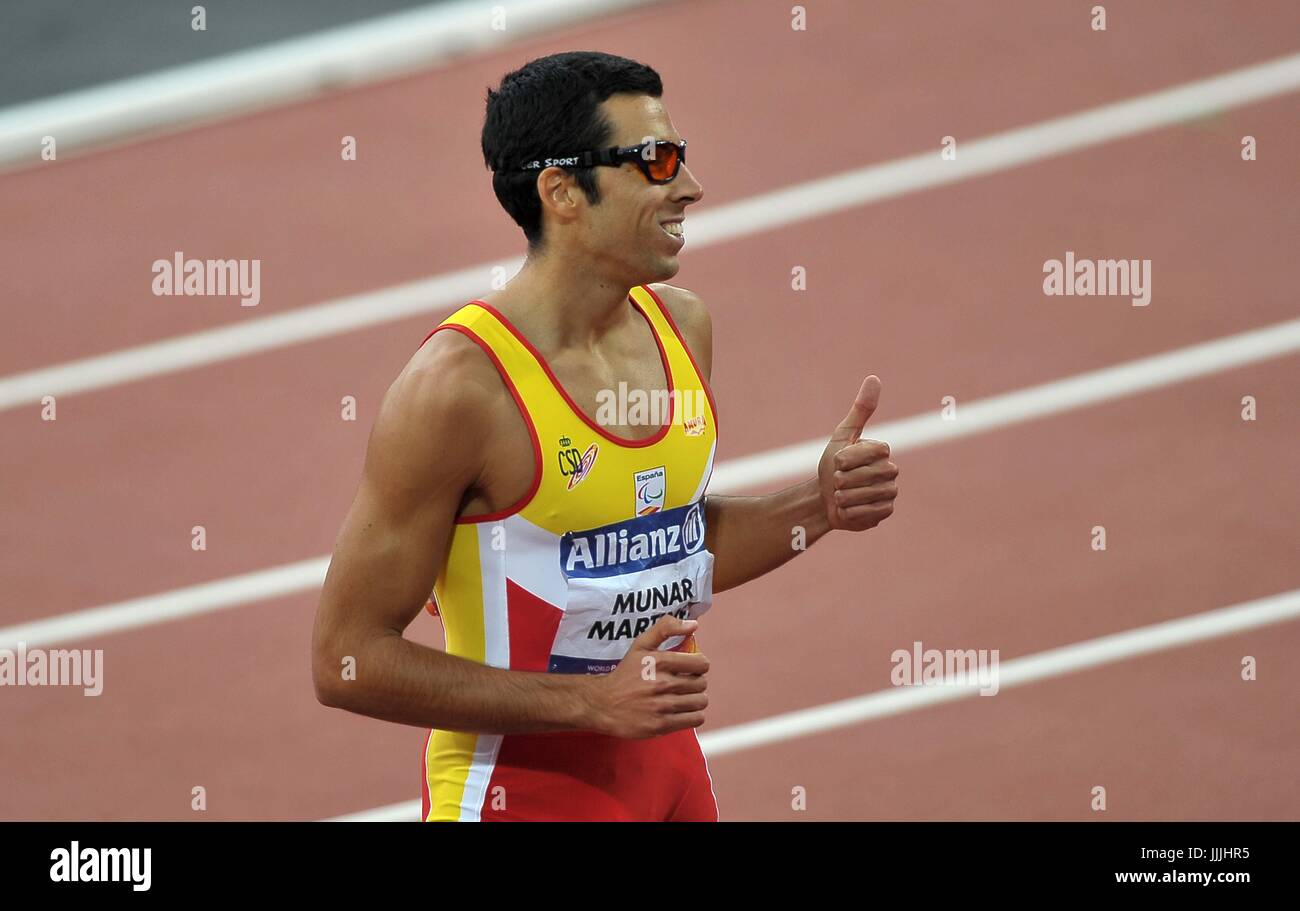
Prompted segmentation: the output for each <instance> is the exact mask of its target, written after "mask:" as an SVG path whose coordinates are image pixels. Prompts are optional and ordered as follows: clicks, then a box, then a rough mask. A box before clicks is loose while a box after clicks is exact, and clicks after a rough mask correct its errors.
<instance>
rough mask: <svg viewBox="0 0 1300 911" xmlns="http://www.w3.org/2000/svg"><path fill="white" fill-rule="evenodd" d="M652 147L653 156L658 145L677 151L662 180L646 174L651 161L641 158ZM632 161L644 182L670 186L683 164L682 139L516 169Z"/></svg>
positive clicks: (565, 157) (549, 160) (614, 148)
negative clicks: (670, 168)
mask: <svg viewBox="0 0 1300 911" xmlns="http://www.w3.org/2000/svg"><path fill="white" fill-rule="evenodd" d="M651 145H652V146H654V147H655V152H654V154H658V151H659V147H660V146H671V147H672V148H674V149H676V150H677V161H676V164H674V165H673V173H672V174H671V175H670V176H668V177H665V178H663V179H658V178H656V177H654V176H653V175H651V173H650V162H652V161H654V160H655V158H654V157H653V156H652V157H650V158H646V157H645V154H644V153H645V149H646V147H647V146H651ZM629 161H630V162H633V163H634V164H635V165H636V166H637V167H639V168H640V169H641V173H642V174H644V175H645V179H646V180H648V181H650V182H651V183H654V184H666V183H672V182H673V181H674V180H676V179H677V175H678V174H679V173H680V172H681V170H682V165H684V164H685V163H686V140H685V139H683V140H682V141H681V142H680V143H678V142H670V141H668V140H667V139H659V140H656V141H654V142H643V143H641V144H640V145H634V146H611V147H610V148H608V149H598V150H596V151H592V152H579V153H578V154H576V155H563V156H560V157H557V158H542V159H539V160H537V161H530V162H529V163H528V164H526V165H524V166H523V167H522V168H520V169H519V170H521V171H540V170H542V169H544V168H591V167H596V166H598V165H607V166H610V167H615V168H617V167H621V166H622V165H623V164H624V163H626V162H629Z"/></svg>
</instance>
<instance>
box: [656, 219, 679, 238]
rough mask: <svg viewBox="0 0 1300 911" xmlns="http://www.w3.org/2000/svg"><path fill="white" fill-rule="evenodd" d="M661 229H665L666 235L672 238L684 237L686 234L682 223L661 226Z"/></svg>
mask: <svg viewBox="0 0 1300 911" xmlns="http://www.w3.org/2000/svg"><path fill="white" fill-rule="evenodd" d="M660 227H661V228H663V229H664V233H665V234H668V235H671V236H672V237H682V236H684V234H685V232H684V231H683V230H682V225H681V222H676V221H674V222H670V223H669V224H666V225H660Z"/></svg>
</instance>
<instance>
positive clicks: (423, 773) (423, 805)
mask: <svg viewBox="0 0 1300 911" xmlns="http://www.w3.org/2000/svg"><path fill="white" fill-rule="evenodd" d="M429 334H430V335H432V334H433V333H432V332H431V333H429ZM424 341H425V342H427V341H428V339H427V338H426V339H425V340H424ZM420 344H424V342H421V343H420ZM432 739H433V729H432V728H430V729H429V736H428V737H426V738H424V755H423V756H421V757H420V822H424V821H425V820H426V819H428V818H429V808H430V807H431V806H432V805H433V798H432V797H430V796H429V741H430V740H432Z"/></svg>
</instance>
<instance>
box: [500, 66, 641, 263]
mask: <svg viewBox="0 0 1300 911" xmlns="http://www.w3.org/2000/svg"><path fill="white" fill-rule="evenodd" d="M663 90H664V87H663V82H662V80H660V78H659V74H658V73H656V72H655V71H654V70H653V69H651V68H650V67H648V66H646V65H645V64H643V63H637V62H636V61H635V60H629V59H628V58H626V57H617V56H615V55H613V54H603V53H600V52H599V51H569V52H566V53H563V54H551V55H550V56H549V57H540V58H538V59H536V60H530V61H529V62H528V63H526V64H524V65H523V66H522V67H520V68H519V69H517V70H515V71H514V72H511V73H507V74H506V75H505V76H504V77H503V78H502V79H501V85H500V86H499V87H498V88H497V89H496V90H495V91H493V90H492V89H491V88H490V87H489V88H488V90H487V114H486V116H485V117H484V120H483V140H482V142H483V161H484V163H485V164H486V165H487V166H488V167H489V168H490V169H491V170H492V172H493V174H492V190H493V192H495V193H496V195H497V199H498V200H499V201H500V203H501V206H502V208H504V209H505V210H506V211H507V212H508V213H510V217H511V218H513V219H514V220H515V223H516V224H518V225H519V227H521V228H523V230H524V237H526V238H527V239H528V249H529V250H530V251H533V250H537V249H540V248H541V246H542V203H541V199H540V198H539V197H538V195H537V172H536V171H520V170H518V169H519V168H520V167H522V166H523V165H525V164H527V163H528V162H529V161H532V160H534V159H536V158H540V157H544V156H548V155H565V154H569V153H572V152H583V151H586V150H588V149H599V148H604V147H606V146H609V145H612V144H613V142H612V140H613V132H614V130H613V125H612V124H610V123H609V120H608V118H606V117H605V116H604V115H603V114H602V113H601V111H600V109H599V107H598V105H599V104H600V103H601V102H602V101H605V100H606V99H607V98H609V97H610V96H611V95H615V94H619V93H628V94H635V95H650V96H652V97H654V98H659V97H661V96H662V95H663ZM565 170H567V171H570V172H572V173H573V174H574V176H575V177H576V179H577V183H578V186H579V187H581V188H582V190H583V192H584V193H585V194H586V195H587V201H588V202H590V203H591V204H592V205H595V204H597V203H599V202H600V191H599V189H598V188H597V186H596V175H595V173H594V169H593V168H566V169H565Z"/></svg>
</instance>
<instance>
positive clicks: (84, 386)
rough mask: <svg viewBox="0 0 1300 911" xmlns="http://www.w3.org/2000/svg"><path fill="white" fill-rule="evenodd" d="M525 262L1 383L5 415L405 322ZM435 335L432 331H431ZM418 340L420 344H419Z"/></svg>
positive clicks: (471, 293) (478, 290)
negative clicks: (49, 399)
mask: <svg viewBox="0 0 1300 911" xmlns="http://www.w3.org/2000/svg"><path fill="white" fill-rule="evenodd" d="M522 264H523V258H522V257H520V258H517V259H515V260H513V261H507V262H502V263H486V264H484V265H482V266H475V267H473V268H470V269H462V270H461V271H459V272H452V273H448V274H446V275H440V276H436V277H434V278H427V279H422V280H420V281H416V282H410V283H408V284H405V285H397V286H394V287H391V288H384V289H382V290H380V291H371V292H367V293H365V294H356V295H352V296H350V297H341V298H338V299H336V300H332V301H329V302H327V303H324V304H315V305H312V306H310V307H299V308H296V309H293V310H289V311H287V312H285V313H280V314H277V315H275V316H262V317H258V318H256V319H254V320H251V321H249V322H246V323H236V324H233V325H230V326H222V327H220V328H218V329H204V330H203V331H201V332H194V333H191V334H189V335H181V336H176V337H174V338H169V339H165V340H163V341H161V342H152V343H150V344H147V345H139V346H137V347H134V348H123V349H120V350H118V351H113V352H110V353H108V354H101V355H96V356H94V357H88V358H84V359H81V360H76V361H68V362H66V363H63V364H58V365H57V366H54V367H42V368H40V369H37V370H32V371H30V372H28V373H19V374H14V375H12V376H7V377H5V378H3V379H0V410H4V409H6V408H14V407H16V406H18V405H24V404H29V403H32V402H39V401H40V400H41V397H42V396H46V395H56V396H57V395H71V394H72V393H75V392H89V391H91V390H94V389H105V388H108V387H111V386H117V385H120V384H122V383H130V382H134V381H136V380H142V379H146V378H148V377H152V376H160V375H163V374H168V373H175V372H177V371H180V370H190V369H193V368H195V367H202V366H205V365H207V364H215V363H219V362H221V361H225V360H230V359H231V358H236V357H244V356H246V355H250V354H256V353H258V352H260V351H269V350H271V349H274V348H281V347H284V346H286V345H296V344H299V343H301V342H306V341H312V340H314V339H321V338H329V337H330V336H334V335H339V334H341V333H345V332H351V331H353V330H356V329H364V328H366V327H367V326H372V325H374V324H376V323H382V322H387V321H389V320H395V319H402V318H403V317H407V316H414V315H415V314H417V313H425V312H428V311H429V310H431V309H437V308H438V307H443V306H446V305H449V304H451V303H452V302H453V301H461V302H464V301H469V300H471V299H473V298H475V297H477V296H479V295H480V294H482V293H483V289H484V287H485V285H486V284H487V281H488V279H489V278H490V276H491V274H492V271H491V270H492V267H493V266H498V265H499V266H503V267H504V268H505V269H506V274H508V275H513V274H514V273H515V272H517V271H518V270H519V267H520V265H522ZM430 328H432V327H430ZM417 341H418V340H417Z"/></svg>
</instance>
